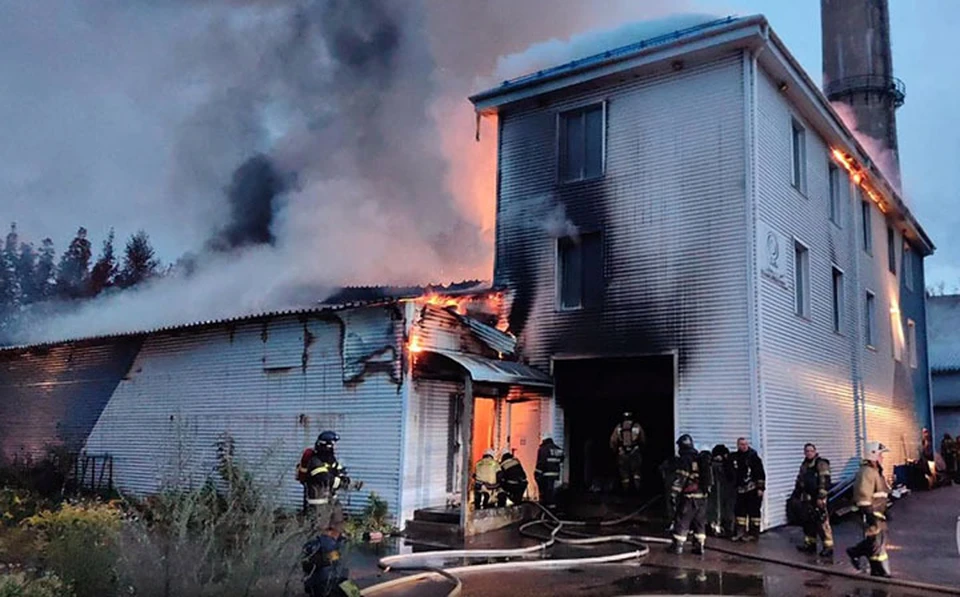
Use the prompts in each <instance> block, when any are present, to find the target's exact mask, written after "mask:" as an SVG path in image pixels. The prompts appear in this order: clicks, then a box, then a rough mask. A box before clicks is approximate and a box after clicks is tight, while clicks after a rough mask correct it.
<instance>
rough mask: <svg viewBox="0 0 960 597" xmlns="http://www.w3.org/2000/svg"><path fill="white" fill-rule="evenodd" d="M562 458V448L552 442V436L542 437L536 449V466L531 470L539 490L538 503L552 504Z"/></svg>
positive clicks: (558, 481) (558, 482) (558, 480)
mask: <svg viewBox="0 0 960 597" xmlns="http://www.w3.org/2000/svg"><path fill="white" fill-rule="evenodd" d="M563 459H564V456H563V450H561V449H560V446H558V445H557V444H555V443H553V438H551V437H545V438H543V441H542V442H540V447H539V448H538V449H537V467H536V469H535V470H534V472H533V478H534V480H535V481H536V482H537V490H538V491H539V492H540V503H541V504H544V505H545V506H552V505H553V503H554V501H555V497H556V490H557V485H559V484H560V466H561V465H562V464H563Z"/></svg>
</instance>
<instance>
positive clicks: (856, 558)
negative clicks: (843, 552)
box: [847, 547, 860, 572]
mask: <svg viewBox="0 0 960 597" xmlns="http://www.w3.org/2000/svg"><path fill="white" fill-rule="evenodd" d="M847 557H848V558H850V565H851V566H853V567H854V569H855V570H856V571H857V572H860V555H859V554H857V552H856V550H854V549H853V548H852V547H848V548H847Z"/></svg>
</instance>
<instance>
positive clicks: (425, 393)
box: [401, 379, 463, 521]
mask: <svg viewBox="0 0 960 597" xmlns="http://www.w3.org/2000/svg"><path fill="white" fill-rule="evenodd" d="M462 392H463V387H462V384H458V383H455V382H449V381H437V380H427V379H415V380H414V381H413V387H412V388H411V392H410V404H409V408H408V411H407V412H406V413H405V416H406V417H407V436H406V437H405V438H404V442H405V452H404V453H405V454H406V462H405V463H404V476H403V508H404V511H403V512H402V517H401V521H406V520H411V519H412V518H413V511H414V510H416V509H418V508H428V507H433V506H443V505H444V504H446V501H447V496H448V495H449V494H448V493H447V468H448V466H449V460H448V458H449V455H450V449H451V438H450V409H451V402H452V400H453V399H452V397H451V396H455V395H457V394H458V393H462Z"/></svg>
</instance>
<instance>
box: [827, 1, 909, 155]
mask: <svg viewBox="0 0 960 597" xmlns="http://www.w3.org/2000/svg"><path fill="white" fill-rule="evenodd" d="M820 27H821V30H822V34H823V36H822V37H823V76H824V90H823V91H824V93H825V94H826V96H827V98H829V99H830V101H831V102H842V103H844V104H847V105H848V106H850V108H851V109H852V110H853V114H854V116H855V117H856V119H857V129H858V130H859V131H860V132H861V133H863V134H865V135H868V136H870V137H873V138H874V139H877V140H878V141H880V142H882V143H884V144H885V145H886V148H887V149H889V150H890V152H891V153H892V154H893V157H894V160H895V161H896V164H895V166H896V168H897V170H898V172H897V174H899V169H900V166H899V155H898V149H897V117H896V109H897V108H899V107H900V106H902V105H903V100H904V93H905V88H904V85H903V81H901V80H900V79H897V78H896V77H894V76H893V57H892V54H891V51H890V10H889V8H888V6H887V0H820Z"/></svg>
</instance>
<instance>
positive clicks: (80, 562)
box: [25, 502, 122, 597]
mask: <svg viewBox="0 0 960 597" xmlns="http://www.w3.org/2000/svg"><path fill="white" fill-rule="evenodd" d="M25 522H26V524H27V525H29V526H30V527H32V528H34V529H36V530H37V531H38V532H39V533H40V539H41V544H42V549H43V561H44V564H45V565H46V566H47V567H48V568H49V569H50V570H52V571H54V572H55V573H56V574H57V575H58V576H60V578H63V579H64V580H66V581H67V582H69V583H70V584H71V585H72V586H73V589H74V592H75V593H76V594H77V595H78V596H79V597H86V596H88V595H89V596H100V595H109V594H111V593H115V591H116V581H117V575H116V568H115V563H116V560H117V558H118V557H119V555H120V553H119V545H118V542H119V538H120V530H121V524H122V521H121V513H120V511H119V510H118V509H117V508H115V507H114V506H112V505H108V504H102V503H99V502H92V503H87V504H83V503H78V504H70V503H65V504H63V506H62V507H61V508H60V509H59V510H44V511H43V512H40V513H39V514H37V515H35V516H32V517H30V518H28V519H27V520H26V521H25Z"/></svg>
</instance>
